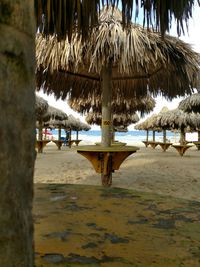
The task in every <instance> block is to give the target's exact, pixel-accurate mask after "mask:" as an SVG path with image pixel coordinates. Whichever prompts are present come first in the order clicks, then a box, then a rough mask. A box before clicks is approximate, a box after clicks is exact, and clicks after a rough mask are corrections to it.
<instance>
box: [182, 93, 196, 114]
mask: <svg viewBox="0 0 200 267" xmlns="http://www.w3.org/2000/svg"><path fill="white" fill-rule="evenodd" d="M178 108H179V109H181V110H183V111H185V112H192V111H193V112H198V113H200V93H196V94H193V95H191V96H189V97H187V98H186V99H184V100H182V101H181V102H180V103H179V106H178Z"/></svg>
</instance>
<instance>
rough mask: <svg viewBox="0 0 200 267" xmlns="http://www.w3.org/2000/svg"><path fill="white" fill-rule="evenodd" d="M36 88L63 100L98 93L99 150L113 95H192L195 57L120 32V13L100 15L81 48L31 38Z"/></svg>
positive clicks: (168, 43)
mask: <svg viewBox="0 0 200 267" xmlns="http://www.w3.org/2000/svg"><path fill="white" fill-rule="evenodd" d="M36 61H37V73H36V74H37V86H38V88H40V87H41V86H42V85H43V86H44V90H45V91H47V92H48V93H54V94H55V95H56V97H58V98H59V97H61V98H62V99H65V98H66V97H67V95H68V94H69V95H70V96H72V98H74V97H75V98H78V97H79V96H82V95H86V94H88V93H89V92H91V91H92V92H93V93H94V94H95V95H100V94H101V93H102V145H103V146H110V143H111V140H110V127H111V123H110V122H111V99H112V92H113V94H115V93H116V95H118V96H119V97H120V98H124V99H126V100H127V99H130V98H132V97H138V96H144V95H146V94H147V92H150V93H152V94H153V95H154V96H155V95H157V94H158V93H161V94H162V95H164V96H167V97H168V98H170V99H171V98H173V97H175V96H183V95H185V94H187V93H191V92H192V90H193V87H195V84H196V80H197V77H198V74H199V55H198V54H197V53H195V52H193V51H192V50H191V48H190V46H189V45H187V44H185V43H184V42H182V41H181V40H179V39H177V38H175V37H170V36H165V38H164V39H163V38H161V36H160V34H159V33H157V32H153V31H150V30H146V29H144V28H143V27H140V26H138V25H135V24H131V25H130V28H129V30H128V31H126V30H124V27H123V25H122V20H121V13H120V12H119V10H117V9H114V12H113V9H111V8H109V9H103V11H102V12H101V14H100V17H99V23H98V25H97V26H96V27H95V28H94V29H93V30H92V32H91V34H90V38H89V39H88V40H87V42H84V41H83V40H82V39H81V38H80V37H79V36H78V35H77V34H76V33H73V34H72V38H71V43H69V42H68V40H67V39H66V40H62V41H60V40H59V39H58V38H57V36H56V35H53V36H48V37H47V38H44V37H43V36H42V35H40V34H39V35H37V38H36Z"/></svg>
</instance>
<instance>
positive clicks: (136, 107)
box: [67, 93, 155, 116]
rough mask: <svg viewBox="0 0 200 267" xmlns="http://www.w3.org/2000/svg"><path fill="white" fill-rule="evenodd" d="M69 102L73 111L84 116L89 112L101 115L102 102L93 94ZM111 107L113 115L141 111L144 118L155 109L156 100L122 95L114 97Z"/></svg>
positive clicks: (70, 99) (98, 96) (148, 97)
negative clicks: (127, 97)
mask: <svg viewBox="0 0 200 267" xmlns="http://www.w3.org/2000/svg"><path fill="white" fill-rule="evenodd" d="M67 102H68V104H69V106H70V107H71V108H72V109H73V110H75V111H77V112H79V113H82V114H87V113H88V112H93V113H101V107H102V100H101V96H100V95H94V94H93V93H90V94H89V95H85V96H80V95H79V97H78V98H75V97H73V98H72V97H70V98H69V99H68V101H67ZM111 105H112V112H113V113H126V112H129V114H133V113H135V112H136V111H139V112H140V113H141V116H143V115H144V114H145V113H149V112H151V111H152V110H153V109H154V107H155V100H154V99H153V98H152V97H151V96H146V97H138V98H136V97H135V98H130V99H125V98H124V97H122V95H121V94H117V95H115V96H113V100H112V104H111Z"/></svg>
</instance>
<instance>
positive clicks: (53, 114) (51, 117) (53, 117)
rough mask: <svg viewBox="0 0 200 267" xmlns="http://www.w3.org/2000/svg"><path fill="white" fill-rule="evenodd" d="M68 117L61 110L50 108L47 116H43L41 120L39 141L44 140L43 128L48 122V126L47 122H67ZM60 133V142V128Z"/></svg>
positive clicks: (59, 132)
mask: <svg viewBox="0 0 200 267" xmlns="http://www.w3.org/2000/svg"><path fill="white" fill-rule="evenodd" d="M67 118H68V116H67V114H66V113H65V112H63V111H62V110H60V109H57V108H55V107H52V106H48V109H47V111H46V113H45V114H43V116H42V117H41V118H40V121H39V125H38V128H39V135H38V139H39V140H42V128H43V127H44V123H45V122H46V125H47V122H48V121H57V120H58V121H62V120H65V119H67ZM58 129H59V131H58V140H60V137H61V127H60V126H59V128H58Z"/></svg>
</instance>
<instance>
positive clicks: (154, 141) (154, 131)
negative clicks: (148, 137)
mask: <svg viewBox="0 0 200 267" xmlns="http://www.w3.org/2000/svg"><path fill="white" fill-rule="evenodd" d="M153 142H155V131H154V130H153Z"/></svg>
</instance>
